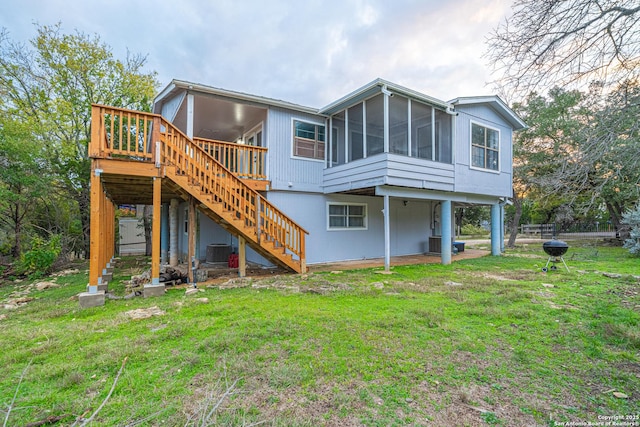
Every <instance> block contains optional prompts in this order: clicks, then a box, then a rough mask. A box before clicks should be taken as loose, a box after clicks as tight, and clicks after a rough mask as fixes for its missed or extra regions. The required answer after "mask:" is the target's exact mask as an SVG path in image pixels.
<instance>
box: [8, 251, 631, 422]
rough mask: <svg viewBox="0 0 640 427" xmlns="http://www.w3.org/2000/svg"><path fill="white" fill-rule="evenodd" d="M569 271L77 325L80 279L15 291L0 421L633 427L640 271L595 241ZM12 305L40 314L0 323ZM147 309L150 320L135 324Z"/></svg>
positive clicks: (347, 278)
mask: <svg viewBox="0 0 640 427" xmlns="http://www.w3.org/2000/svg"><path fill="white" fill-rule="evenodd" d="M454 259H455V258H454ZM565 259H566V261H567V264H568V265H569V267H570V269H571V272H570V273H568V272H566V271H565V270H564V268H561V269H558V270H557V271H553V272H549V273H546V274H545V273H542V272H541V267H542V266H544V264H545V262H546V256H545V255H544V253H543V252H542V250H541V245H537V244H532V245H529V246H523V247H519V248H518V249H516V250H509V251H508V252H507V253H506V254H505V256H502V257H484V258H479V259H474V260H461V261H458V262H454V263H453V264H452V265H450V266H442V265H437V264H434V265H414V266H406V267H394V268H392V271H393V274H391V275H383V274H378V273H376V271H379V270H353V271H345V272H342V273H341V274H335V273H329V272H327V273H315V274H309V275H304V276H298V275H289V276H287V275H281V276H276V277H264V278H257V279H253V280H244V281H237V284H236V286H234V287H229V288H224V289H220V288H207V289H204V290H203V291H202V292H199V293H198V294H197V295H195V296H185V290H184V289H172V290H169V291H168V292H167V294H166V295H165V296H163V297H158V298H148V299H144V298H134V299H117V300H107V302H106V305H105V306H103V307H97V308H91V309H84V310H81V309H80V308H79V305H78V301H77V299H75V296H76V295H77V294H78V293H79V292H82V291H83V290H84V288H85V286H86V282H87V272H86V265H84V266H83V265H80V266H79V267H78V268H80V271H79V272H77V273H72V274H68V275H65V276H60V277H57V278H55V282H56V283H57V284H59V285H60V286H59V287H54V288H49V289H45V290H42V291H38V290H36V289H34V288H33V287H29V285H30V284H29V283H28V282H21V283H14V282H11V283H4V284H2V285H0V319H1V320H0V349H2V350H1V351H0V365H1V366H2V370H1V371H0V372H2V374H1V375H0V410H1V411H3V412H0V422H5V420H6V425H8V426H14V425H26V424H28V423H30V422H37V421H43V420H45V419H47V418H48V417H51V418H49V419H50V420H54V419H55V420H59V422H58V424H57V425H72V424H74V422H76V421H77V424H76V425H81V424H82V422H81V420H79V418H78V417H80V416H84V417H85V418H89V417H90V416H91V415H92V414H93V413H94V412H96V410H97V409H98V408H99V407H100V405H101V404H103V403H104V406H103V407H102V408H101V409H100V410H99V411H98V413H97V414H96V415H95V419H94V421H93V423H92V425H113V426H123V425H143V426H156V425H168V426H174V425H180V426H185V425H187V426H201V425H230V426H249V425H268V426H318V425H330V426H351V425H353V426H360V425H364V426H390V425H398V426H400V425H428V426H445V425H469V426H476V425H477V426H482V425H503V426H520V425H522V426H530V425H542V426H553V425H561V424H562V423H564V422H567V421H583V422H588V421H591V422H595V421H599V420H601V419H602V417H606V416H637V415H638V414H640V296H639V294H638V292H640V285H639V283H640V276H633V275H634V274H635V275H640V260H639V259H638V258H630V257H628V256H627V253H626V252H625V251H624V250H623V249H621V248H611V247H605V246H598V245H595V244H593V243H591V244H586V245H584V246H583V247H578V245H577V244H572V247H571V249H570V250H569V253H568V254H567V255H566V257H565ZM130 262H131V260H126V259H125V260H122V261H121V262H120V265H121V266H123V265H124V264H125V263H129V264H130ZM137 270H139V268H138V269H136V268H131V267H129V266H127V267H123V268H121V269H119V270H116V276H115V278H114V279H115V281H114V282H113V283H112V284H111V285H110V289H111V290H113V291H114V293H115V294H116V295H122V294H123V293H124V285H123V284H122V283H121V281H122V280H124V279H126V278H128V275H130V274H131V273H132V272H135V271H137ZM605 273H606V275H605ZM118 274H120V275H118ZM616 275H619V276H616ZM608 276H612V277H608ZM28 289H30V292H28V293H26V290H28ZM20 291H22V292H23V294H21V295H18V294H17V293H18V292H20ZM18 297H27V298H34V299H33V300H31V301H29V302H28V303H26V304H25V305H22V306H20V307H19V308H15V309H8V308H2V307H4V306H5V305H6V304H9V303H10V301H14V300H15V299H16V298H18ZM154 306H155V307H157V308H158V310H159V311H158V312H157V315H154V316H152V317H150V318H146V319H141V320H132V319H131V318H130V317H129V316H128V315H127V312H129V311H131V310H134V309H149V308H151V307H154ZM119 371H120V374H119ZM118 374H119V376H118ZM116 379H117V381H116ZM114 384H115V387H114V388H113V392H112V393H111V394H110V395H109V393H110V390H111V388H112V386H113V385H114ZM107 397H108V398H107ZM7 413H9V414H8V415H9V416H8V419H7ZM207 416H209V418H208V420H209V421H208V423H207V422H206V421H204V418H206V417H207ZM636 422H640V420H638V419H636Z"/></svg>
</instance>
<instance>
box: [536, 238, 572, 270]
mask: <svg viewBox="0 0 640 427" xmlns="http://www.w3.org/2000/svg"><path fill="white" fill-rule="evenodd" d="M542 249H544V251H545V252H546V254H547V255H549V259H548V260H547V265H545V266H544V267H542V271H544V272H545V273H546V272H547V271H549V269H551V270H557V267H556V263H559V262H561V261H562V264H563V265H564V268H566V269H567V271H569V267H567V263H566V262H564V258H563V257H562V256H563V255H564V254H566V253H567V251H568V250H569V245H567V242H563V241H562V240H558V239H556V238H554V239H553V240H549V241H547V242H544V243H543V244H542ZM549 264H551V267H549Z"/></svg>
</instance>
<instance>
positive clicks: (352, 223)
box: [327, 203, 367, 230]
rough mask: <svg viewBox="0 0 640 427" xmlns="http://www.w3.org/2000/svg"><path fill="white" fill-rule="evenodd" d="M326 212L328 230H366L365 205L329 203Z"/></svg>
mask: <svg viewBox="0 0 640 427" xmlns="http://www.w3.org/2000/svg"><path fill="white" fill-rule="evenodd" d="M327 211H328V223H329V227H328V228H329V230H344V229H355V230H365V229H366V228H367V205H366V204H358V203H353V204H347V203H329V204H328V205H327Z"/></svg>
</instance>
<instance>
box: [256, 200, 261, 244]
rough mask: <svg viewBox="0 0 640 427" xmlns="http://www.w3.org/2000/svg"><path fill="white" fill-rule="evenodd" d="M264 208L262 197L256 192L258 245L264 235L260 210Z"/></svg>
mask: <svg viewBox="0 0 640 427" xmlns="http://www.w3.org/2000/svg"><path fill="white" fill-rule="evenodd" d="M261 209H262V203H261V197H260V194H258V193H256V241H257V243H258V245H260V244H261V243H260V238H261V237H262V236H261V234H262V229H261V224H260V222H261V216H262V215H261V214H260V210H261Z"/></svg>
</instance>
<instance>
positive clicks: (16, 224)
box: [11, 203, 22, 260]
mask: <svg viewBox="0 0 640 427" xmlns="http://www.w3.org/2000/svg"><path fill="white" fill-rule="evenodd" d="M13 214H14V215H13V234H14V241H13V248H12V249H11V256H12V257H13V259H14V260H18V259H20V255H21V254H22V221H20V215H19V214H20V204H19V203H16V205H15V210H14V212H13Z"/></svg>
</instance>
